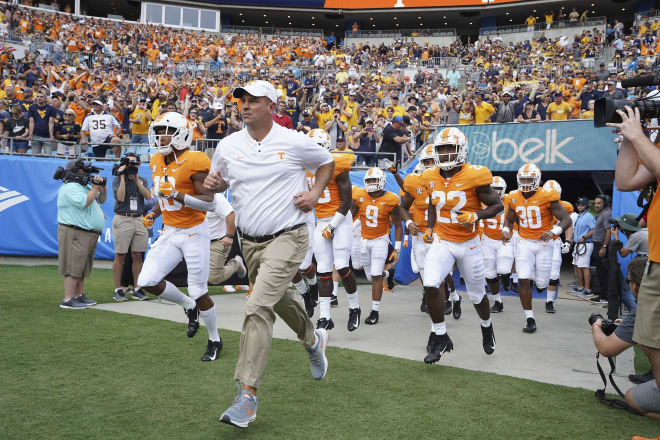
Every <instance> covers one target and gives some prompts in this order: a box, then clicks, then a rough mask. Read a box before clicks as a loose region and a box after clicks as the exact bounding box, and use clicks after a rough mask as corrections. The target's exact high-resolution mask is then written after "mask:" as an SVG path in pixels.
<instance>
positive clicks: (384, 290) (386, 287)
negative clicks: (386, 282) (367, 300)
mask: <svg viewBox="0 0 660 440" xmlns="http://www.w3.org/2000/svg"><path fill="white" fill-rule="evenodd" d="M383 292H387V293H392V288H391V287H390V286H383Z"/></svg>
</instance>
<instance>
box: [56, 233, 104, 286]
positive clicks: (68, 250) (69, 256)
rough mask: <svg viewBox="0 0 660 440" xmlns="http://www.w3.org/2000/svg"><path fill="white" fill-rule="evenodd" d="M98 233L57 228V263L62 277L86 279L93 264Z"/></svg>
mask: <svg viewBox="0 0 660 440" xmlns="http://www.w3.org/2000/svg"><path fill="white" fill-rule="evenodd" d="M98 239H99V233H97V232H91V231H83V230H80V229H74V228H72V227H71V226H65V225H58V226H57V245H58V248H57V263H58V266H59V269H60V274H61V275H64V276H70V277H76V278H87V277H89V274H90V272H91V271H92V265H93V264H94V253H95V252H96V243H98Z"/></svg>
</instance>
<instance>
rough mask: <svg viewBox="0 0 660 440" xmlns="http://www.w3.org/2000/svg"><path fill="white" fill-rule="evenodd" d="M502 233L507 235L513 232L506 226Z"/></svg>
mask: <svg viewBox="0 0 660 440" xmlns="http://www.w3.org/2000/svg"><path fill="white" fill-rule="evenodd" d="M502 232H506V233H507V234H508V233H510V232H511V229H509V227H508V226H505V227H503V228H502Z"/></svg>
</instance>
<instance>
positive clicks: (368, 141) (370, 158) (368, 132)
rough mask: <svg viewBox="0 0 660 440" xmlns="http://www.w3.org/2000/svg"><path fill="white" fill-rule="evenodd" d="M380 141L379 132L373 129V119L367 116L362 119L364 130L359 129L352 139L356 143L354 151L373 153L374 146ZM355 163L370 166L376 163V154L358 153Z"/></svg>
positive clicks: (374, 150)
mask: <svg viewBox="0 0 660 440" xmlns="http://www.w3.org/2000/svg"><path fill="white" fill-rule="evenodd" d="M380 141H381V136H380V134H378V133H377V132H376V131H375V130H374V121H372V120H371V119H369V118H367V119H365V120H364V130H362V131H360V132H359V133H358V134H357V135H356V137H355V139H354V140H353V142H354V143H355V144H356V146H355V151H357V152H360V153H375V152H376V146H377V145H378V144H379V143H380ZM357 164H358V165H362V164H364V165H366V166H369V167H372V166H374V165H375V164H376V156H375V155H374V154H358V155H357Z"/></svg>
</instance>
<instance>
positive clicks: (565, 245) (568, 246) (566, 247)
mask: <svg viewBox="0 0 660 440" xmlns="http://www.w3.org/2000/svg"><path fill="white" fill-rule="evenodd" d="M570 251H571V244H570V243H569V242H567V241H565V242H563V243H562V244H561V253H562V254H567V253H569V252H570Z"/></svg>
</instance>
